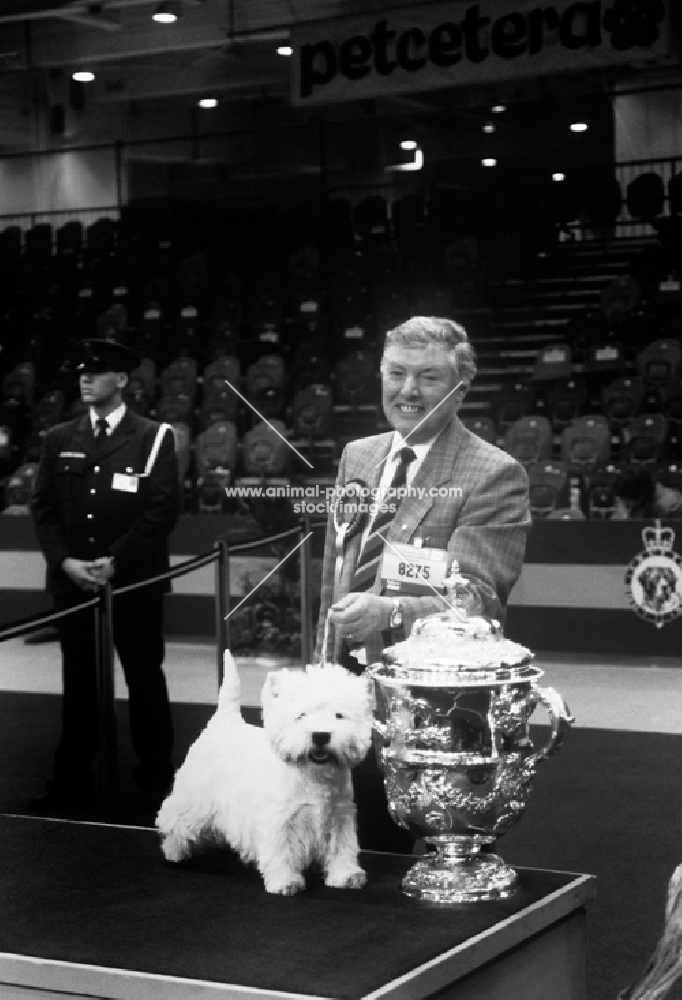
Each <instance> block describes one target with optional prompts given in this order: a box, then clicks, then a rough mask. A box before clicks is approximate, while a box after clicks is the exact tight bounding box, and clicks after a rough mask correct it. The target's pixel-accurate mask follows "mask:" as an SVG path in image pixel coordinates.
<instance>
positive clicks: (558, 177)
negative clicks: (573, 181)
mask: <svg viewBox="0 0 682 1000" xmlns="http://www.w3.org/2000/svg"><path fill="white" fill-rule="evenodd" d="M552 180H553V181H557V182H558V181H565V180H566V174H562V173H561V171H560V170H557V171H556V172H555V173H553V174H552Z"/></svg>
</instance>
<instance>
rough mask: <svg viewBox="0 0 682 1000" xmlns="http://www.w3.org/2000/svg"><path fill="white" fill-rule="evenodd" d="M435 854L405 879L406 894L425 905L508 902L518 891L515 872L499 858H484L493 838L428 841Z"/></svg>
mask: <svg viewBox="0 0 682 1000" xmlns="http://www.w3.org/2000/svg"><path fill="white" fill-rule="evenodd" d="M425 840H426V842H427V843H430V844H433V845H434V847H435V848H436V850H435V852H434V853H432V854H428V855H426V856H425V857H423V858H421V859H420V860H419V861H418V862H417V864H416V865H414V866H413V867H412V868H410V870H409V872H408V873H407V875H406V876H405V878H404V879H403V883H402V887H403V892H404V893H405V895H407V896H411V897H412V898H413V899H418V900H421V901H422V902H425V903H444V904H447V903H475V902H479V901H484V900H491V899H507V898H508V897H509V896H511V895H512V894H513V893H514V891H515V888H516V872H515V871H514V869H513V868H510V867H509V865H507V864H505V863H504V861H503V860H502V858H499V857H498V856H497V855H496V854H488V853H485V854H481V848H482V847H483V846H484V845H487V844H493V843H494V842H495V838H494V837H486V836H481V835H480V834H474V835H472V836H466V835H457V836H447V835H445V836H440V837H426V838H425Z"/></svg>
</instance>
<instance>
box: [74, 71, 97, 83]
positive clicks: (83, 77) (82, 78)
mask: <svg viewBox="0 0 682 1000" xmlns="http://www.w3.org/2000/svg"><path fill="white" fill-rule="evenodd" d="M71 79H72V80H77V81H78V83H92V81H93V80H94V79H95V74H94V73H91V72H90V70H89V69H79V70H76V72H75V73H72V74H71Z"/></svg>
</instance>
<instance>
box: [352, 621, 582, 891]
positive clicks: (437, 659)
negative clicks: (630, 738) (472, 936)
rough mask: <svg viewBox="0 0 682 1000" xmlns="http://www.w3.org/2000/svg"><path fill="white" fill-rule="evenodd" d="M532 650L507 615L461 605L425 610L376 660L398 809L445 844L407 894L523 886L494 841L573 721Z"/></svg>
mask: <svg viewBox="0 0 682 1000" xmlns="http://www.w3.org/2000/svg"><path fill="white" fill-rule="evenodd" d="M532 657H533V654H532V653H531V652H530V651H529V650H528V649H526V648H525V647H523V646H519V645H518V644H517V643H514V642H511V641H510V640H508V639H505V638H504V637H503V636H502V634H501V631H500V629H499V626H497V625H496V623H491V622H489V621H487V620H485V619H483V618H467V617H466V615H465V613H464V612H460V611H457V610H455V611H451V612H446V613H444V614H441V615H431V616H429V617H428V618H423V619H420V620H419V621H417V622H415V625H414V628H413V630H412V634H411V636H410V638H409V639H407V640H406V641H405V642H401V643H398V644H397V645H395V646H392V647H390V648H388V649H386V650H384V660H385V662H383V663H375V664H373V665H372V666H371V667H370V668H369V671H368V673H369V675H370V676H371V677H372V678H373V679H374V683H375V698H376V706H375V713H374V716H375V721H374V726H375V731H376V733H377V734H378V744H379V745H378V746H377V754H378V758H379V763H380V766H381V768H382V770H383V773H384V783H385V787H386V797H387V799H388V804H389V811H390V813H391V816H392V818H393V819H394V821H395V822H396V823H397V824H398V825H399V826H402V827H405V829H407V830H409V831H410V832H411V833H412V834H414V835H415V836H416V837H420V838H422V839H423V840H425V841H426V842H427V843H428V844H430V845H431V846H432V847H433V848H435V851H430V852H428V853H427V854H426V855H425V856H424V857H423V858H421V859H420V860H419V861H418V862H417V864H415V865H414V867H413V868H411V869H410V871H409V872H408V873H407V875H406V876H405V879H404V881H403V891H404V892H405V893H406V894H407V895H408V896H412V897H415V898H417V899H420V900H423V901H429V902H434V903H461V902H469V901H474V900H488V899H502V898H505V897H507V896H510V895H511V894H512V893H513V891H514V887H515V882H516V873H515V871H514V870H513V868H511V867H509V866H508V865H507V864H505V863H504V861H503V860H502V859H501V858H499V857H498V856H497V855H496V854H493V853H492V852H491V850H490V848H491V846H492V845H493V844H494V843H495V841H496V840H497V838H498V837H500V836H501V835H502V834H503V833H505V832H506V831H507V830H508V829H509V828H510V827H511V826H512V824H513V823H515V822H516V821H517V820H518V819H519V817H520V816H521V814H522V812H523V810H524V809H525V807H526V803H527V802H528V798H529V796H530V793H531V789H532V782H533V778H534V776H535V769H536V767H537V765H538V763H539V762H540V761H541V760H544V759H545V757H548V756H550V755H551V754H553V753H555V752H556V751H557V750H558V749H559V747H560V746H561V744H562V742H563V740H564V738H565V735H566V733H567V731H568V727H569V726H570V724H571V723H572V722H573V721H574V720H573V719H572V717H571V716H570V714H569V711H568V707H567V706H566V704H565V702H564V700H563V698H562V697H561V696H560V695H559V694H558V693H557V692H556V691H554V690H553V689H552V688H541V687H539V686H538V685H537V680H538V678H539V677H541V676H542V674H543V671H542V670H540V669H539V668H538V667H536V666H533V665H532V663H531V660H532ZM538 704H541V705H543V706H544V707H545V708H546V709H547V711H548V713H549V716H550V719H551V725H552V730H551V735H550V737H549V740H548V742H547V743H546V745H545V746H543V747H541V748H539V749H538V748H535V747H534V746H533V742H532V739H531V736H530V717H531V715H532V714H533V711H534V710H535V708H536V706H537V705H538Z"/></svg>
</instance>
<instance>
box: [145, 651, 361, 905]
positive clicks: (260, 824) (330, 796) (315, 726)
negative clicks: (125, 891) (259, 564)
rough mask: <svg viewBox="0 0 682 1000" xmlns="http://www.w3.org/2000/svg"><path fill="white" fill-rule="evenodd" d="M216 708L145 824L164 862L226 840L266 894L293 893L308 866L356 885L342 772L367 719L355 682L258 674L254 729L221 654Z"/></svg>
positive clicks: (348, 787) (349, 791)
mask: <svg viewBox="0 0 682 1000" xmlns="http://www.w3.org/2000/svg"><path fill="white" fill-rule="evenodd" d="M224 666H225V676H224V680H223V684H222V686H221V689H220V695H219V698H218V708H217V710H216V713H215V715H214V716H213V717H212V718H211V719H210V720H209V723H208V725H207V726H206V728H205V730H204V731H203V733H202V734H201V735H200V736H199V738H198V739H197V740H196V742H195V743H194V744H193V745H192V746H191V747H190V749H189V752H188V754H187V758H186V760H185V762H184V764H183V765H182V767H181V768H180V769H179V771H178V773H177V774H176V776H175V783H174V785H173V790H172V792H171V793H170V795H169V796H168V798H167V799H166V801H165V802H164V803H163V805H162V806H161V809H160V811H159V814H158V816H157V819H156V825H157V827H158V829H159V830H160V831H161V834H162V836H163V841H162V850H163V853H164V855H165V857H166V858H167V859H168V860H169V861H182V860H183V859H185V858H188V857H190V855H191V854H192V853H194V851H196V850H200V849H201V846H202V842H203V843H204V845H206V844H209V843H212V844H215V843H216V842H218V843H220V842H223V843H224V842H227V843H228V844H229V845H230V846H231V847H233V848H234V849H235V850H236V851H238V852H239V854H240V856H241V858H242V860H243V861H247V862H255V864H256V865H257V866H258V869H259V871H260V873H261V875H262V876H263V881H264V883H265V888H266V889H267V891H268V892H274V893H281V894H283V895H292V894H293V893H295V892H299V891H300V890H301V889H304V888H305V880H304V876H303V873H304V871H305V869H306V868H307V867H308V866H309V865H310V864H311V863H313V862H318V863H319V864H320V865H321V867H322V871H323V874H324V880H325V884H326V885H329V886H337V887H340V888H350V889H359V888H360V887H361V886H362V885H364V883H365V881H366V876H365V873H364V871H363V870H362V868H360V866H359V864H358V841H357V834H356V829H355V803H354V801H353V788H352V783H351V774H350V769H351V768H352V767H353V766H354V765H356V764H359V763H360V761H361V760H362V759H363V758H364V757H365V755H366V753H367V751H368V749H369V746H370V742H371V727H372V715H371V706H370V697H369V691H368V686H367V681H366V679H365V678H362V677H356V676H354V675H353V674H351V673H350V672H349V671H347V670H344V668H343V667H340V666H336V665H331V666H309V667H306V669H305V670H304V671H303V670H278V671H274V672H272V673H270V674H268V676H267V678H266V681H265V685H264V687H263V692H262V702H263V728H262V729H261V728H260V727H259V726H252V725H249V724H248V723H246V722H245V721H244V720H243V718H242V715H241V712H240V708H239V704H240V702H239V676H238V673H237V668H236V665H235V663H234V660H233V659H232V656H231V655H230V653H229V652H226V653H225V658H224Z"/></svg>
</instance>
